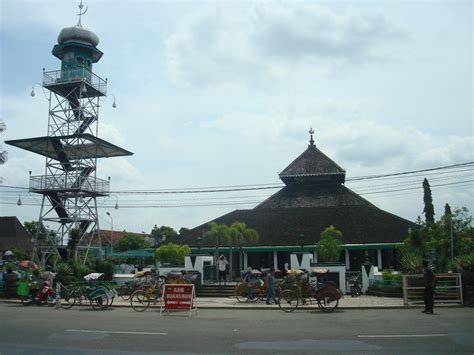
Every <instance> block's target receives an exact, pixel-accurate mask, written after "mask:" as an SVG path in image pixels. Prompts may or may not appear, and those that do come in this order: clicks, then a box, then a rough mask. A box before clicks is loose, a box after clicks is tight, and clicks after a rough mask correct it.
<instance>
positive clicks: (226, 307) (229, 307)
mask: <svg viewBox="0 0 474 355" xmlns="http://www.w3.org/2000/svg"><path fill="white" fill-rule="evenodd" d="M2 303H5V304H21V301H20V300H0V304H2ZM197 305H198V309H221V310H263V311H266V310H275V309H279V307H278V306H275V305H271V306H267V305H265V306H264V305H255V306H245V305H242V306H240V305H219V304H216V305H200V304H199V299H197ZM74 307H91V306H90V305H89V304H80V305H74ZM423 307H424V306H423V305H408V306H383V305H381V306H339V307H338V308H337V309H338V310H341V309H342V310H367V309H372V310H374V309H380V310H383V309H420V308H423ZM464 307H465V306H463V305H460V304H439V305H436V308H464ZM51 308H52V307H51ZM111 308H132V307H131V306H130V305H129V304H123V303H117V304H113V305H112V306H111ZM149 308H153V309H160V306H158V305H151V306H149ZM62 309H63V308H62ZM319 309H320V308H319V307H318V306H317V305H314V306H302V307H298V310H308V311H312V310H319Z"/></svg>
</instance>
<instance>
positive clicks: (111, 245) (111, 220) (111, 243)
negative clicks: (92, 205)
mask: <svg viewBox="0 0 474 355" xmlns="http://www.w3.org/2000/svg"><path fill="white" fill-rule="evenodd" d="M105 214H106V215H107V216H109V217H110V226H111V228H112V230H111V231H110V248H111V249H112V250H111V252H113V248H114V219H113V218H112V215H111V214H110V212H106V213H105Z"/></svg>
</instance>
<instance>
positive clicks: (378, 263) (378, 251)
mask: <svg viewBox="0 0 474 355" xmlns="http://www.w3.org/2000/svg"><path fill="white" fill-rule="evenodd" d="M377 266H378V268H379V270H382V249H377Z"/></svg>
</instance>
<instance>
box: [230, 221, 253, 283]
mask: <svg viewBox="0 0 474 355" xmlns="http://www.w3.org/2000/svg"><path fill="white" fill-rule="evenodd" d="M228 231H229V244H230V247H231V250H230V263H229V265H230V281H232V265H233V263H232V247H242V246H244V245H254V244H256V243H257V242H258V239H259V235H258V232H257V231H256V230H255V229H252V228H248V227H247V225H246V224H245V223H243V222H237V221H236V222H234V223H232V224H231V225H230V227H229V230H228ZM241 254H242V251H241V250H240V248H239V268H240V270H242V255H241Z"/></svg>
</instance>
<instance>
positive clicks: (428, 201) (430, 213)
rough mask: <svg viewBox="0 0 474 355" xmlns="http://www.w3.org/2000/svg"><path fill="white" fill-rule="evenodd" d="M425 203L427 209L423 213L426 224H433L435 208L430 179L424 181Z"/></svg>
mask: <svg viewBox="0 0 474 355" xmlns="http://www.w3.org/2000/svg"><path fill="white" fill-rule="evenodd" d="M423 202H424V203H425V207H424V208H423V213H424V214H425V220H426V224H433V223H434V222H435V220H434V215H435V213H434V206H433V197H432V195H431V187H430V183H429V182H428V179H427V178H425V179H424V180H423Z"/></svg>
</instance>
